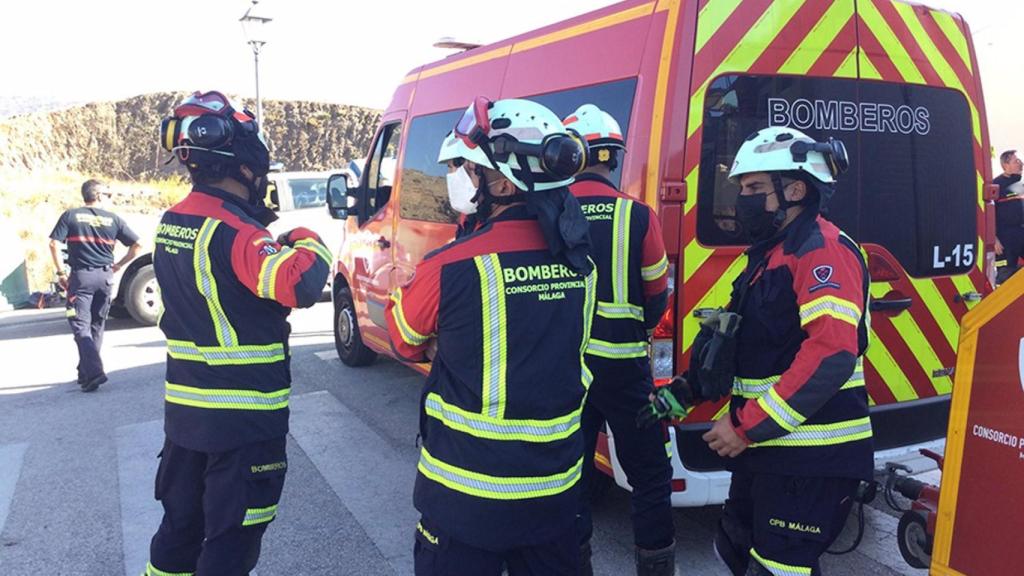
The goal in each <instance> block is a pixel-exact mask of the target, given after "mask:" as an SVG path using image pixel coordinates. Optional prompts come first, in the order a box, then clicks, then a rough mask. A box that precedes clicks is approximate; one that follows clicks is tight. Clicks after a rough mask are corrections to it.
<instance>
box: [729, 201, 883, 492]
mask: <svg viewBox="0 0 1024 576" xmlns="http://www.w3.org/2000/svg"><path fill="white" fill-rule="evenodd" d="M747 256H748V264H747V268H746V271H745V272H744V273H743V274H741V275H740V277H739V278H738V279H737V280H736V282H735V283H734V284H733V294H732V303H731V304H730V307H731V309H732V310H733V311H736V312H739V313H740V314H741V315H742V317H743V319H742V321H741V323H740V327H739V331H738V333H737V350H736V358H737V360H736V376H737V377H736V379H735V382H734V385H733V391H732V401H731V408H730V413H731V416H732V421H733V425H734V426H735V427H736V429H737V431H738V432H739V433H740V435H741V436H743V437H744V438H745V439H747V440H748V441H749V442H751V444H750V447H749V448H748V449H747V450H746V451H744V452H743V453H742V454H741V455H740V456H739V457H738V458H737V459H736V461H735V462H734V463H733V465H734V466H736V467H737V469H741V470H749V471H753V472H767V473H773V474H791V475H797V476H824V477H847V478H861V479H865V480H870V479H871V476H872V468H873V464H874V460H873V453H874V451H873V447H872V440H871V420H870V418H869V414H868V395H867V390H866V389H865V387H864V372H863V368H862V365H861V356H862V355H863V354H864V350H865V349H866V348H867V341H868V321H869V320H868V317H867V311H866V310H867V294H868V282H869V280H868V274H867V267H866V264H865V261H864V258H863V256H862V254H861V251H860V248H859V247H858V246H857V244H856V243H854V242H853V240H851V239H850V238H849V237H847V236H846V235H845V234H843V233H842V232H841V231H840V230H839V229H838V228H836V226H835V225H833V224H832V223H830V222H828V221H827V220H825V219H823V218H821V217H820V216H818V215H817V212H816V211H811V210H809V211H805V212H804V213H802V214H801V215H800V216H798V217H797V218H796V220H794V221H793V222H792V223H791V224H790V225H789V226H787V227H786V228H785V229H784V230H783V232H782V233H780V234H779V235H778V236H776V237H775V238H773V239H770V240H767V241H765V242H761V243H759V244H755V245H754V246H752V247H751V248H750V249H749V250H747Z"/></svg>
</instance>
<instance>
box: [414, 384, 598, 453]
mask: <svg viewBox="0 0 1024 576" xmlns="http://www.w3.org/2000/svg"><path fill="white" fill-rule="evenodd" d="M424 409H425V410H426V413H427V415H428V416H431V417H433V418H436V419H438V420H440V421H441V423H442V424H444V425H445V426H447V427H448V428H451V429H452V430H457V431H459V432H464V433H466V434H469V435H470V436H474V437H476V438H487V439H489V440H518V441H521V442H552V441H555V440H563V439H565V438H568V437H569V436H572V435H573V433H575V432H576V431H577V430H579V428H580V412H581V411H582V408H581V409H579V410H576V411H574V412H572V413H571V414H568V415H566V416H561V417H559V418H552V419H549V420H506V419H504V418H491V417H490V416H486V415H483V414H479V413H476V412H470V411H468V410H464V409H462V408H459V407H458V406H454V405H452V404H449V403H447V402H445V401H444V399H443V398H442V397H441V395H439V394H437V393H434V392H431V393H430V394H427V399H426V401H425V402H424Z"/></svg>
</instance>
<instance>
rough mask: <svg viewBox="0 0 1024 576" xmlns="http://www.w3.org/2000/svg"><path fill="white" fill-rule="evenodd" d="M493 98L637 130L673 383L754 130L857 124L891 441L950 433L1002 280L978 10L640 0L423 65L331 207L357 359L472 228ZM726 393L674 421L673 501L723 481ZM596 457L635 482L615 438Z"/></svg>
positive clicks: (853, 214) (710, 295) (720, 270)
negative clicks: (452, 136)
mask: <svg viewBox="0 0 1024 576" xmlns="http://www.w3.org/2000/svg"><path fill="white" fill-rule="evenodd" d="M476 96H487V97H489V98H491V99H499V98H510V97H516V98H529V99H533V100H536V101H538V102H540V103H542V104H544V105H546V106H548V107H549V108H551V109H552V110H554V112H555V113H556V114H559V115H560V116H563V117H564V116H565V115H568V114H569V113H570V112H571V111H573V110H575V109H576V107H578V106H579V105H581V104H584V103H588V102H589V103H593V104H596V105H597V106H599V107H600V108H602V109H604V110H606V111H608V112H609V113H610V114H612V115H613V116H614V117H615V118H616V119H617V120H618V122H619V124H620V125H621V126H622V129H623V131H624V133H625V135H626V141H627V147H628V150H629V152H628V153H627V154H626V155H625V156H624V161H623V162H622V164H621V166H620V168H619V170H618V171H617V172H616V173H615V174H614V177H613V180H614V181H615V182H616V183H618V184H619V185H620V186H621V188H622V190H624V191H625V192H627V193H628V194H631V195H633V196H635V197H637V198H641V199H643V200H644V201H646V202H647V203H649V204H650V205H652V206H654V207H655V208H656V209H657V211H658V214H659V215H660V218H661V224H662V228H663V230H664V234H665V245H666V246H667V247H668V253H669V259H670V260H671V263H672V274H671V278H672V282H673V284H672V286H673V295H672V297H671V299H670V306H669V310H668V311H667V313H666V314H665V316H664V318H663V319H662V322H661V324H660V325H659V326H658V327H657V329H656V331H655V332H654V337H653V339H652V342H651V361H652V364H653V368H654V373H655V375H656V377H657V378H658V379H662V381H664V379H667V378H669V377H670V376H671V375H672V374H673V373H674V372H676V371H679V370H681V369H682V367H684V366H686V363H687V358H688V354H689V347H690V344H691V343H692V341H693V338H694V336H695V335H696V332H697V326H698V320H699V318H700V317H701V316H702V314H704V313H705V312H706V311H708V310H710V309H711V308H713V307H716V306H720V305H723V304H724V303H725V302H726V300H727V298H728V295H729V289H730V283H731V282H732V280H733V278H735V276H736V275H737V274H738V273H739V272H740V271H741V270H742V268H743V265H744V257H743V256H742V252H743V249H744V246H741V245H738V243H737V240H736V238H735V236H734V234H732V233H731V232H732V230H733V226H734V220H733V214H732V211H731V210H732V204H733V199H734V198H735V195H736V193H737V188H736V187H735V186H732V185H731V184H730V183H729V182H728V180H727V178H726V175H727V172H728V167H729V166H730V165H731V164H732V157H733V154H734V153H735V151H736V150H737V149H738V148H739V145H740V143H741V142H742V140H743V138H744V137H746V136H747V135H748V134H749V133H751V132H752V131H754V130H756V129H759V128H763V127H765V126H768V125H786V126H792V127H795V128H798V129H800V130H803V131H805V132H807V133H808V134H810V135H811V136H813V137H815V138H819V139H821V138H825V137H828V136H833V137H836V138H839V139H842V140H843V141H844V142H845V143H846V146H847V148H848V149H849V150H850V155H851V157H852V166H851V169H850V171H849V172H848V173H847V174H845V175H844V177H843V178H842V181H841V183H840V185H839V187H838V191H837V193H836V195H835V197H834V199H833V201H832V209H831V213H830V218H832V219H833V220H834V221H835V222H836V223H837V224H838V225H839V226H840V227H842V229H843V230H845V231H846V232H847V233H849V234H850V235H851V236H853V237H854V238H855V239H856V240H858V241H859V242H860V243H861V244H862V245H863V246H864V248H865V249H866V250H867V252H868V255H869V260H870V271H871V276H872V280H873V281H872V285H871V297H872V302H871V336H872V344H871V346H870V348H869V349H868V351H867V355H866V359H865V363H864V368H865V373H866V378H867V387H868V392H869V394H870V398H871V402H872V404H873V409H872V420H873V424H874V429H875V441H876V448H877V450H878V455H877V456H878V458H879V459H881V460H886V461H892V460H900V459H902V458H905V457H910V455H914V454H916V453H917V448H919V447H922V446H932V447H934V446H935V445H938V444H941V442H942V439H943V436H944V434H945V430H946V422H947V418H948V411H949V394H950V390H951V386H952V382H953V380H952V374H953V368H954V366H955V364H956V358H955V350H956V342H957V337H958V326H959V321H960V318H961V317H962V316H963V314H964V313H966V312H967V310H968V309H969V308H970V307H972V306H973V305H974V304H975V303H976V302H977V301H978V300H979V299H981V298H982V296H983V295H984V294H986V293H988V292H989V291H990V290H991V283H990V281H989V276H988V274H989V268H991V264H992V262H993V260H994V257H993V256H992V254H991V251H990V246H991V245H992V242H991V241H992V239H993V234H994V228H993V220H992V218H991V215H990V214H989V211H990V209H989V207H988V204H989V200H990V195H991V190H990V188H989V187H987V186H986V185H985V183H986V182H988V181H989V180H990V177H991V173H990V172H991V166H990V163H989V160H988V155H987V154H986V152H985V151H987V150H988V149H989V143H988V131H987V127H986V123H985V107H984V102H983V99H982V92H981V84H980V81H979V77H978V63H977V61H976V59H975V55H974V49H973V47H972V44H971V34H970V32H969V30H968V27H967V25H966V23H965V22H964V21H963V20H962V18H961V17H960V16H958V15H955V14H949V13H946V12H942V11H937V10H932V9H929V8H927V7H924V6H921V5H917V4H911V3H907V2H902V1H899V0H815V1H803V0H774V1H773V0H629V1H627V2H622V3H620V4H615V5H613V6H609V7H607V8H603V9H601V10H597V11H594V12H591V13H589V14H584V15H582V16H579V17H576V18H573V19H570V20H567V21H565V22H561V23H558V24H553V25H551V26H548V27H545V28H541V29H539V30H536V31H533V32H530V33H527V34H524V35H522V36H518V37H515V38H511V39H508V40H504V41H501V42H497V43H494V44H491V45H487V46H481V47H478V48H474V49H471V50H467V51H464V52H462V53H460V54H457V55H454V56H451V57H449V58H446V59H444V60H441V61H439V62H434V63H431V64H426V65H424V66H422V67H420V68H417V69H415V70H413V71H412V72H410V73H409V75H408V76H406V77H405V79H404V80H403V81H402V83H401V84H400V85H399V86H398V88H397V89H396V90H395V93H394V97H393V99H392V101H391V104H390V105H389V106H388V108H387V110H386V111H385V112H384V115H383V117H382V118H381V124H380V127H379V129H378V130H377V133H376V136H375V138H374V141H373V142H374V143H373V145H372V148H371V149H370V151H369V155H368V157H367V159H366V161H365V164H364V169H363V170H362V176H361V180H360V182H359V184H358V185H357V186H355V187H354V188H351V189H347V186H346V185H345V180H344V179H343V178H341V179H335V180H333V181H332V193H331V195H330V196H331V199H332V211H333V213H334V214H335V216H336V217H345V218H346V220H345V228H346V239H345V241H344V245H343V247H342V249H341V251H340V254H339V256H338V260H337V266H336V270H335V276H334V284H333V285H334V307H335V334H336V340H337V348H338V354H339V356H340V357H341V359H342V361H344V362H345V363H346V364H348V365H350V366H359V365H365V364H368V363H369V362H371V361H372V360H373V359H374V358H375V357H376V355H377V354H391V346H390V344H389V342H388V336H387V331H386V329H385V321H384V305H385V303H386V302H387V300H388V296H389V294H390V293H391V291H392V290H393V289H394V288H395V287H398V286H401V285H402V284H403V283H405V282H406V281H408V280H409V278H410V277H411V275H412V274H413V270H414V268H415V265H416V263H417V262H419V260H420V259H421V258H422V257H423V256H424V255H425V254H426V253H427V252H429V251H431V250H433V249H434V248H437V247H438V246H440V245H442V244H444V243H446V242H449V241H450V240H451V239H452V237H453V235H454V225H453V222H454V220H455V216H456V215H455V213H453V212H452V210H451V209H450V207H449V206H448V202H447V194H446V188H445V177H444V174H445V170H444V168H443V167H442V166H440V165H438V164H437V162H436V160H437V153H438V148H439V146H440V143H441V141H442V139H443V138H444V136H445V134H446V133H447V132H448V131H449V130H451V129H452V127H453V125H454V124H455V122H456V120H457V118H458V116H459V115H460V114H461V112H462V111H463V110H464V109H465V107H466V106H467V105H468V104H469V102H471V101H472V99H473V98H474V97H476ZM346 194H347V196H348V198H346V197H345V196H346ZM417 368H418V369H420V370H422V369H423V367H422V366H419V367H417ZM724 409H725V406H724V404H718V405H715V406H704V407H701V408H700V409H698V410H697V411H695V413H693V414H692V415H691V416H690V417H689V418H687V419H686V420H685V421H684V422H682V423H681V424H680V425H679V426H677V427H675V428H674V429H673V443H674V450H673V456H672V459H673V464H674V466H675V480H674V483H673V488H674V498H673V502H674V503H675V504H676V505H679V506H692V505H703V504H707V503H713V502H720V501H722V500H723V499H724V497H725V494H726V488H727V486H728V475H727V473H725V472H723V471H722V466H721V462H720V461H719V460H718V458H717V456H715V455H714V454H713V453H712V452H711V451H710V450H708V449H707V448H706V446H705V444H704V442H702V441H701V440H700V436H701V434H702V433H703V431H704V430H706V429H707V428H708V426H709V424H708V423H709V422H710V421H711V420H712V419H713V418H715V417H716V415H717V414H720V413H722V411H723V410H724ZM597 462H598V466H599V467H600V468H601V469H602V470H604V471H605V472H607V473H609V474H610V475H613V476H614V477H615V478H616V479H617V481H618V482H619V484H621V485H623V486H626V482H625V478H624V477H623V475H622V472H621V471H620V470H619V469H618V467H617V465H616V463H615V443H614V438H612V437H603V438H602V442H601V445H600V453H599V454H598V458H597Z"/></svg>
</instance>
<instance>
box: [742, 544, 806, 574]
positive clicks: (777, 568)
mask: <svg viewBox="0 0 1024 576" xmlns="http://www.w3.org/2000/svg"><path fill="white" fill-rule="evenodd" d="M750 555H751V556H752V557H753V558H754V560H757V562H758V563H759V564H760V565H761V566H764V567H765V569H766V570H768V571H769V572H771V573H772V576H810V574H811V569H810V568H809V567H805V566H792V565H789V564H783V563H781V562H776V561H774V560H769V559H767V558H765V557H764V556H761V555H760V554H758V553H757V550H754V549H753V548H751V549H750Z"/></svg>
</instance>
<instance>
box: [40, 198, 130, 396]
mask: <svg viewBox="0 0 1024 576" xmlns="http://www.w3.org/2000/svg"><path fill="white" fill-rule="evenodd" d="M107 195H109V193H108V192H107V186H106V184H104V183H103V182H100V181H99V180H87V181H86V182H85V183H83V184H82V200H83V201H84V202H85V206H83V207H81V208H72V209H71V210H67V211H65V212H64V213H63V214H61V216H60V220H58V221H57V225H56V226H54V228H53V232H50V256H52V257H53V264H54V266H55V267H56V268H57V277H58V278H59V280H60V284H61V286H62V287H63V288H64V289H65V290H66V291H67V318H68V324H70V325H71V332H72V334H74V336H75V344H76V345H77V346H78V385H79V386H81V387H82V391H83V392H94V391H95V390H96V388H98V387H99V385H100V384H103V383H104V382H106V381H107V373H106V372H105V371H104V370H103V359H102V358H100V348H101V347H102V345H103V328H104V324H105V323H106V321H107V314H108V313H109V312H110V299H111V297H112V296H113V293H114V273H116V272H117V271H118V270H120V269H121V267H123V266H124V265H125V264H128V263H129V262H131V261H132V260H134V259H135V256H137V255H138V253H139V250H141V249H142V245H141V244H139V237H138V236H137V235H136V234H135V232H132V230H131V228H129V227H128V225H127V224H125V222H124V220H122V219H121V217H120V216H118V215H117V214H114V213H113V212H109V211H107V210H104V209H103V208H101V207H100V206H101V201H102V199H103V197H104V196H107ZM118 242H120V243H121V244H124V245H125V246H128V253H127V254H125V256H124V258H121V259H120V260H118V261H117V262H114V246H115V245H116V244H117V243H118ZM60 243H64V244H66V245H67V247H68V265H69V266H70V267H71V274H70V275H68V273H67V272H65V271H64V265H63V263H62V262H61V256H60V246H59V244H60Z"/></svg>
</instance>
